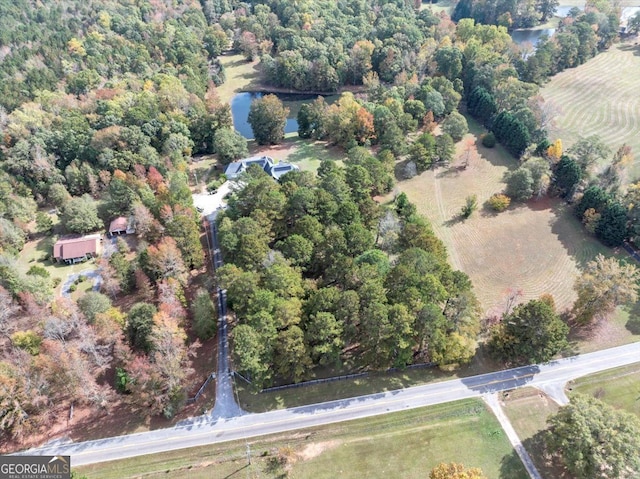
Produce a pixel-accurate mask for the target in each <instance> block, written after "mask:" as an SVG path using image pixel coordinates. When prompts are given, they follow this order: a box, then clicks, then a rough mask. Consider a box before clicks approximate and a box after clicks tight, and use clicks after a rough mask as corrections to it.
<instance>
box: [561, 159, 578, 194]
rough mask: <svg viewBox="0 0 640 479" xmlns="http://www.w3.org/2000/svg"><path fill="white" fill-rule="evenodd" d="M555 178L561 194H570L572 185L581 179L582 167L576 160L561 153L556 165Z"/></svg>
mask: <svg viewBox="0 0 640 479" xmlns="http://www.w3.org/2000/svg"><path fill="white" fill-rule="evenodd" d="M555 179H556V186H557V188H558V189H559V190H560V192H561V194H562V196H571V194H572V193H573V189H574V187H575V186H576V185H577V184H578V183H580V180H581V179H582V169H581V168H580V165H579V164H578V163H577V162H576V161H574V160H572V159H571V158H570V157H568V156H566V155H562V157H561V158H560V161H559V162H558V165H557V166H556V171H555Z"/></svg>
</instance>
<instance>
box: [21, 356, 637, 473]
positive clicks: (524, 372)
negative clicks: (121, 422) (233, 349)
mask: <svg viewBox="0 0 640 479" xmlns="http://www.w3.org/2000/svg"><path fill="white" fill-rule="evenodd" d="M639 361H640V343H634V344H629V345H626V346H620V347H617V348H611V349H606V350H603V351H598V352H595V353H589V354H584V355H581V356H573V357H570V358H565V359H560V360H558V361H554V362H552V363H548V364H543V365H533V366H525V367H521V368H516V369H509V370H506V371H498V372H495V373H488V374H482V375H479V376H472V377H468V378H462V379H453V380H450V381H443V382H439V383H433V384H427V385H424V386H416V387H411V388H406V389H400V390H396V391H389V392H384V393H377V394H370V395H366V396H359V397H355V398H351V399H343V400H339V401H329V402H324V403H319V404H312V405H309V406H302V407H297V408H291V409H282V410H278V411H270V412H266V413H261V414H243V415H241V416H238V417H234V418H229V419H217V420H216V419H213V418H211V417H210V416H208V415H206V416H201V417H198V418H193V419H191V420H188V421H185V422H184V423H183V424H180V425H178V426H176V427H172V428H168V429H161V430H157V431H150V432H145V433H139V434H130V435H127V436H119V437H113V438H107V439H101V440H98V441H89V442H83V443H77V444H64V445H57V446H52V447H43V448H40V449H35V450H30V451H28V452H27V453H28V454H43V455H71V456H72V459H71V460H72V463H73V465H75V466H78V465H82V464H91V463H96V462H103V461H110V460H114V459H123V458H127V457H135V456H141V455H144V454H152V453H160V452H165V451H172V450H176V449H182V448H186V447H193V446H204V445H209V444H215V443H218V442H224V441H230V440H234V439H243V438H248V437H255V436H261V435H264V434H271V433H277V432H282V431H290V430H294V429H301V428H305V427H310V426H318V425H321V424H330V423H334V422H340V421H346V420H350V419H358V418H364V417H368V416H375V415H378V414H386V413H390V412H394V411H402V410H406V409H411V408H417V407H422V406H430V405H433V404H440V403H445V402H450V401H456V400H458V399H466V398H474V397H482V396H484V395H486V394H491V393H494V392H497V391H504V390H508V389H514V388H518V387H523V386H535V387H542V386H548V385H550V384H564V383H566V382H567V381H569V380H571V379H575V378H577V377H580V376H584V375H587V374H592V373H595V372H598V371H603V370H606V369H610V368H614V367H618V366H624V365H627V364H632V363H635V362H639Z"/></svg>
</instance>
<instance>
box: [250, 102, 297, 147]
mask: <svg viewBox="0 0 640 479" xmlns="http://www.w3.org/2000/svg"><path fill="white" fill-rule="evenodd" d="M288 114H289V109H288V108H285V107H284V106H283V104H282V102H281V101H280V99H279V98H278V97H277V96H275V95H266V96H263V97H262V98H258V99H256V100H253V101H252V102H251V107H250V109H249V118H248V122H249V124H250V125H251V129H252V130H253V136H254V137H255V139H256V142H257V143H258V144H259V145H277V144H278V143H280V142H281V141H282V140H283V139H284V127H285V125H286V123H287V115H288Z"/></svg>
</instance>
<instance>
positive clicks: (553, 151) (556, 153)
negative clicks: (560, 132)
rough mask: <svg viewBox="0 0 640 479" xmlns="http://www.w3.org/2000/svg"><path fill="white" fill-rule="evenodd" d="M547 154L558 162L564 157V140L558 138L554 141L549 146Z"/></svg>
mask: <svg viewBox="0 0 640 479" xmlns="http://www.w3.org/2000/svg"><path fill="white" fill-rule="evenodd" d="M547 156H548V157H549V158H551V160H552V161H553V162H554V163H557V162H558V161H559V160H560V158H561V157H562V140H561V139H560V138H558V139H557V140H556V141H554V142H553V143H552V144H551V145H550V146H549V148H547Z"/></svg>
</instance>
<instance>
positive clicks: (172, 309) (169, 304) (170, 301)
mask: <svg viewBox="0 0 640 479" xmlns="http://www.w3.org/2000/svg"><path fill="white" fill-rule="evenodd" d="M186 302H187V301H186V299H185V297H184V290H183V289H182V286H181V285H180V283H179V282H178V281H177V280H175V279H174V278H169V279H163V280H162V281H160V282H159V283H158V303H159V305H158V308H159V310H160V311H161V312H163V313H165V314H167V315H168V316H169V317H170V318H172V319H175V320H176V321H178V322H181V321H183V320H184V319H185V318H186V317H187V311H186V309H185V307H184V305H185V304H186Z"/></svg>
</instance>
